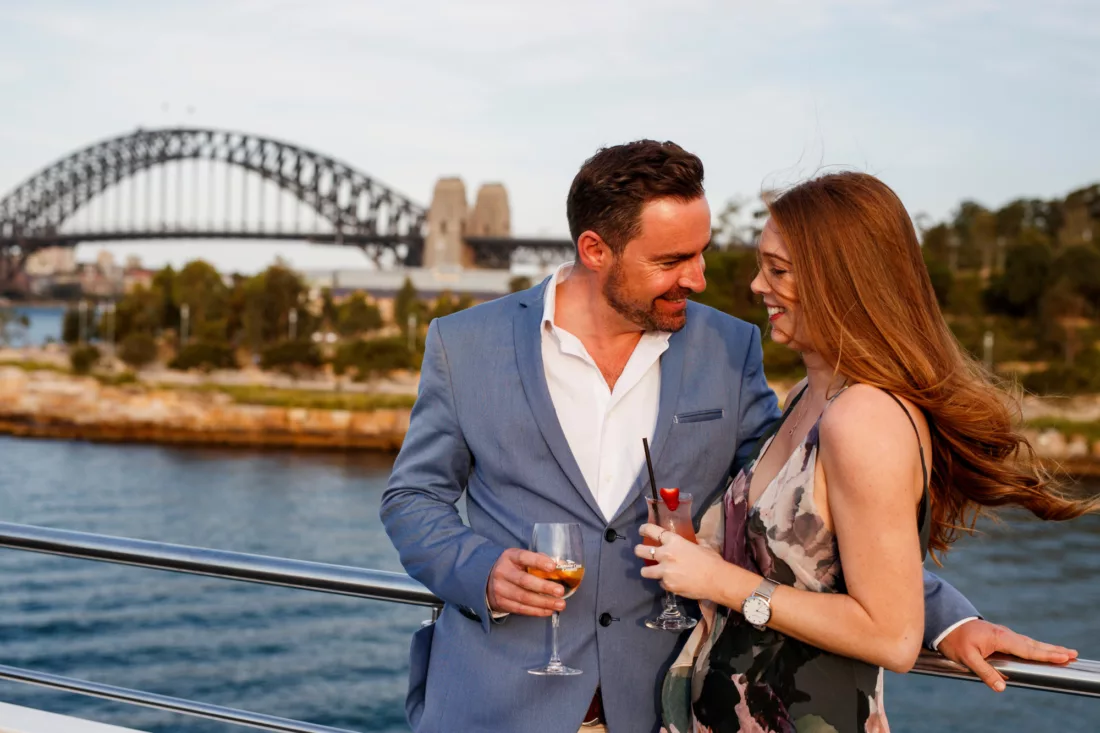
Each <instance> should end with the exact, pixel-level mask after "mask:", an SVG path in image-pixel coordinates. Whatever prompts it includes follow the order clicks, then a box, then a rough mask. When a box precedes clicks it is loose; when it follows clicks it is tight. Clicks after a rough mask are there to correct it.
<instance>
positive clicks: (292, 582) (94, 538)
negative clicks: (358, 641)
mask: <svg viewBox="0 0 1100 733" xmlns="http://www.w3.org/2000/svg"><path fill="white" fill-rule="evenodd" d="M0 547H8V548H11V549H14V550H30V551H31V552H43V553H46V554H48V555H64V556H65V557H78V558H83V559H85V560H100V561H102V562H109V563H117V564H120V565H135V566H137V567H142V568H155V569H158V570H172V571H175V572H178V573H188V574H190V575H207V576H211V577H215V578H226V579H229V580H244V581H248V582H250V583H263V584H265V585H278V586H282V587H284V588H301V589H304V590H314V591H321V592H324V593H338V594H340V595H346V596H356V597H358V598H371V599H374V600H378V601H395V602H397V603H410V604H412V605H415V606H437V607H438V606H442V605H443V601H441V600H439V599H438V598H436V597H435V596H434V595H433V594H432V592H431V591H430V590H428V589H427V588H425V587H424V586H423V585H421V584H420V583H417V582H416V581H415V580H413V579H412V578H410V577H409V576H408V575H406V574H405V573H390V572H386V571H384V570H365V569H363V568H354V567H349V566H347V565H330V564H328V563H319V562H307V561H305V560H288V559H285V558H281V557H270V556H267V555H251V554H248V553H245V552H227V551H225V550H210V549H207V548H205V547H189V546H187V545H170V544H167V543H164V542H150V541H148V540H134V539H130V538H128V537H110V536H107V535H99V534H90V533H88V532H74V531H72V530H68V529H53V528H50V527H32V526H30V525H26V524H11V523H9V522H0Z"/></svg>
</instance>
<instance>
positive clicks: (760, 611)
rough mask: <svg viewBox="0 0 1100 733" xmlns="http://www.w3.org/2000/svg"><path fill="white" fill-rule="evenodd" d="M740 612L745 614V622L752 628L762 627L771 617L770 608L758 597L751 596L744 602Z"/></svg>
mask: <svg viewBox="0 0 1100 733" xmlns="http://www.w3.org/2000/svg"><path fill="white" fill-rule="evenodd" d="M741 610H742V613H744V614H745V620H746V621H748V622H749V623H750V624H753V625H754V626H763V625H764V624H766V623H768V620H769V619H770V618H771V617H772V609H771V606H770V605H768V602H767V601H765V600H764V599H763V598H760V597H759V596H753V597H751V598H749V599H748V600H746V601H745V605H744V607H743V608H742V609H741Z"/></svg>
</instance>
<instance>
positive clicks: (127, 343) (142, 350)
mask: <svg viewBox="0 0 1100 733" xmlns="http://www.w3.org/2000/svg"><path fill="white" fill-rule="evenodd" d="M118 358H120V359H122V361H123V362H124V363H125V364H127V365H129V366H132V367H134V368H135V369H140V368H141V367H143V366H146V365H148V364H152V363H153V362H154V361H155V360H156V358H157V342H156V339H154V338H153V337H152V336H151V335H150V334H148V333H146V332H144V331H134V332H132V333H130V334H129V335H127V336H126V338H124V339H122V343H121V345H120V346H119V349H118Z"/></svg>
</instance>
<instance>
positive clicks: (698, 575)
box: [634, 524, 759, 610]
mask: <svg viewBox="0 0 1100 733" xmlns="http://www.w3.org/2000/svg"><path fill="white" fill-rule="evenodd" d="M639 534H641V535H642V536H643V537H648V538H649V539H651V540H657V541H658V542H660V543H661V545H660V547H654V546H652V545H635V547H634V554H635V555H636V556H637V557H640V558H642V559H643V560H652V561H654V562H656V563H657V564H656V565H647V566H646V567H644V568H642V577H643V578H650V579H652V580H659V581H660V582H661V587H662V588H664V589H665V590H666V591H670V592H672V593H675V594H676V595H678V596H681V597H683V598H690V599H692V600H700V599H707V600H714V601H717V600H719V590H720V589H722V588H723V587H725V588H726V589H727V590H728V589H729V585H730V584H731V583H732V584H733V585H736V586H740V585H742V584H744V585H746V586H751V587H750V590H749V593H751V592H752V590H751V588H755V587H756V584H757V583H759V578H758V577H757V576H755V575H754V574H753V573H750V572H748V571H747V570H744V569H742V568H739V567H737V566H736V565H732V564H730V563H728V562H726V561H725V560H723V559H722V556H721V555H719V554H718V553H717V552H715V551H714V550H712V549H710V548H709V547H704V546H702V545H697V544H695V543H694V542H689V541H688V540H685V539H684V538H683V537H681V536H680V535H678V534H676V533H675V532H673V531H671V530H668V529H663V528H661V527H658V526H657V525H656V524H643V525H642V528H641V529H640V530H639ZM741 576H744V577H741ZM736 610H740V606H738V608H737V609H736Z"/></svg>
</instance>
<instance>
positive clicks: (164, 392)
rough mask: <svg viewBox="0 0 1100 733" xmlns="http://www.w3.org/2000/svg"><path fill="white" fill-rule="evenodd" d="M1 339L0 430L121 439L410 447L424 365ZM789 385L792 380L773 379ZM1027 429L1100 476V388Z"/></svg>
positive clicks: (1041, 408) (1032, 402)
mask: <svg viewBox="0 0 1100 733" xmlns="http://www.w3.org/2000/svg"><path fill="white" fill-rule="evenodd" d="M48 356H49V357H51V358H44V357H45V355H44V353H43V350H40V349H25V350H11V349H9V350H4V351H0V434H5V435H12V436H17V437H30V438H45V439H61V440H83V441H91V442H108V443H110V442H114V443H157V444H170V445H190V446H208V447H237V448H250V449H257V448H272V449H296V450H328V451H348V450H373V451H384V452H395V451H397V450H398V449H400V447H401V443H402V441H403V439H404V436H405V431H406V430H407V428H408V424H409V414H410V412H411V408H412V405H413V402H414V401H415V399H416V386H417V383H418V381H419V374H418V373H416V372H411V371H409V372H402V373H394V374H391V375H390V376H389V377H388V378H386V379H381V378H379V379H376V380H373V381H371V382H368V383H361V382H351V381H350V380H349V381H345V380H342V379H340V378H333V377H327V378H315V379H311V380H307V379H293V378H290V377H287V376H286V375H279V374H271V373H265V372H260V371H258V370H257V371H255V372H250V373H246V374H240V373H235V372H211V373H207V374H183V375H180V374H173V373H171V372H168V371H165V370H146V371H142V372H137V373H134V372H129V371H125V372H121V373H105V372H100V373H96V374H94V375H80V374H74V373H72V372H71V371H70V370H68V369H67V368H65V366H64V362H63V360H62V354H61V353H60V351H55V352H53V353H52V354H48ZM773 387H774V389H775V390H776V392H777V393H778V394H780V395H782V394H785V393H786V391H787V389H789V387H790V384H788V383H786V382H785V381H784V382H778V381H777V382H775V383H773ZM1022 409H1023V416H1024V424H1025V432H1026V434H1027V435H1028V437H1029V439H1030V440H1031V442H1032V445H1033V446H1034V447H1035V449H1036V451H1037V453H1038V454H1039V455H1040V457H1041V458H1042V459H1043V460H1044V462H1045V463H1046V464H1047V465H1048V467H1049V468H1051V469H1052V470H1054V471H1057V472H1058V473H1061V474H1062V475H1065V476H1069V477H1072V478H1080V477H1095V476H1100V395H1080V396H1076V397H1072V398H1070V397H1047V398H1044V397H1036V396H1031V395H1029V396H1026V397H1025V398H1024V400H1023V404H1022Z"/></svg>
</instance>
